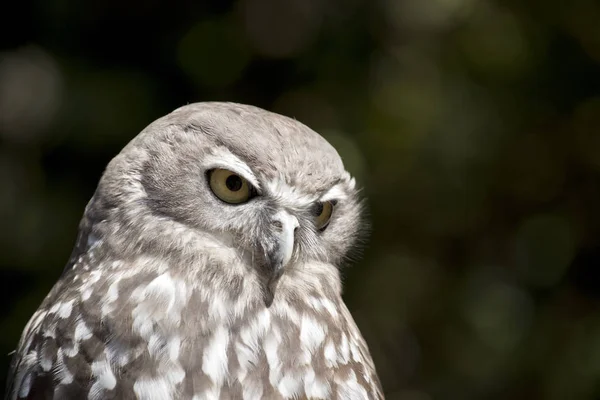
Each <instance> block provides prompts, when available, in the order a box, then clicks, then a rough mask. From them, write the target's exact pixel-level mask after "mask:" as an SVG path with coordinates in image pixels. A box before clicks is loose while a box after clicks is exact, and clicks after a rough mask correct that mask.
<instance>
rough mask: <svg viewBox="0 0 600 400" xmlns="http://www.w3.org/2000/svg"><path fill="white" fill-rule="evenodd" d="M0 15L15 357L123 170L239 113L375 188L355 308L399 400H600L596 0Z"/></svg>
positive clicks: (213, 5) (599, 11) (3, 194)
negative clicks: (108, 180)
mask: <svg viewBox="0 0 600 400" xmlns="http://www.w3.org/2000/svg"><path fill="white" fill-rule="evenodd" d="M0 20H1V21H0V22H1V23H0V30H1V33H2V34H1V35H0V43H1V48H0V185H1V187H2V189H1V190H0V221H2V226H3V227H4V229H2V230H0V282H2V286H3V287H2V291H1V293H2V298H3V300H4V301H3V304H4V306H3V307H2V311H1V312H0V331H1V332H2V335H0V352H1V353H2V354H7V353H8V352H9V351H11V350H12V349H14V347H15V345H16V343H17V340H18V337H19V335H20V332H21V330H22V329H23V327H24V325H25V323H26V321H27V320H28V318H29V316H30V315H31V314H32V313H33V311H34V310H35V309H36V307H37V306H38V305H39V303H40V301H41V300H42V299H43V297H44V296H45V294H46V293H47V292H48V290H49V289H50V287H51V286H52V284H53V283H54V282H55V281H56V279H57V277H58V275H59V274H60V272H61V270H62V268H63V265H64V263H65V260H66V259H67V258H68V255H69V253H70V250H71V246H72V244H73V242H74V239H75V234H76V230H77V223H78V220H79V218H80V216H81V214H82V212H83V209H84V206H85V204H86V202H87V200H88V199H89V198H90V197H91V195H92V193H93V191H94V188H95V185H96V183H97V181H98V178H99V176H100V174H101V173H102V170H103V168H104V166H105V165H106V163H107V162H108V161H109V160H110V158H111V157H113V156H114V155H115V154H116V153H117V152H118V151H119V150H120V148H121V147H122V146H123V145H124V144H125V143H126V142H127V141H128V140H130V139H131V138H132V137H133V136H134V135H135V134H137V133H138V132H139V131H140V130H141V129H142V128H144V126H145V125H147V124H148V123H150V122H151V121H153V120H154V119H156V118H158V117H160V116H162V115H164V114H166V113H168V112H170V111H171V110H172V109H174V108H176V107H178V106H180V105H182V104H186V103H189V102H196V101H203V100H230V101H237V102H245V103H251V104H255V105H258V106H261V107H264V108H267V109H271V110H273V111H276V112H280V113H283V114H286V115H289V116H292V117H295V118H297V119H298V120H300V121H303V122H305V123H306V124H308V125H309V126H311V127H312V128H314V129H315V130H317V131H319V132H321V133H322V134H323V135H324V136H325V137H327V138H328V139H329V140H331V142H332V143H333V144H334V145H336V146H337V148H338V149H339V151H340V153H341V155H342V156H343V158H344V160H345V162H346V164H347V167H348V169H349V170H350V171H352V172H353V173H354V174H355V175H356V176H357V178H358V180H359V181H360V183H361V185H362V186H363V187H364V194H365V195H366V197H367V198H368V199H369V212H370V217H371V220H372V228H373V229H372V230H373V234H372V237H371V240H370V242H369V244H368V245H367V246H366V247H365V249H364V252H363V255H362V257H361V259H360V260H359V261H358V262H357V263H356V264H355V265H354V266H352V267H351V268H347V269H345V270H344V275H345V282H346V293H345V296H346V299H347V301H348V303H349V305H350V308H351V310H352V312H353V314H354V315H355V317H356V319H357V322H358V323H359V325H360V327H361V329H362V330H363V332H364V334H365V336H366V337H367V339H368V342H369V344H370V347H371V349H372V353H373V355H374V358H375V361H376V364H377V366H378V370H379V373H380V375H381V378H382V380H383V384H384V387H385V390H386V393H387V395H388V398H390V399H404V400H428V399H507V398H510V399H594V398H599V397H600V313H599V312H598V311H599V308H600V307H599V306H600V304H599V298H600V296H599V295H600V270H599V268H600V240H599V239H600V207H599V205H600V24H599V23H598V21H600V4H599V3H598V2H596V1H592V0H572V1H569V2H564V1H560V0H545V1H541V0H529V1H524V0H522V1H517V0H507V1H503V0H497V1H492V0H428V1H420V0H374V1H366V0H365V1H363V0H346V1H341V0H330V1H316V0H286V1H284V2H281V1H278V0H240V1H237V2H230V1H217V0H214V1H202V2H193V1H189V0H187V1H180V2H159V1H158V0H144V1H142V0H132V1H129V2H118V1H116V0H108V1H104V2H92V3H90V2H74V1H64V0H44V1H41V0H33V1H29V2H12V3H11V4H6V5H4V6H3V13H2V15H1V16H0ZM8 361H9V358H8V357H5V359H4V361H3V362H2V363H0V365H1V367H0V375H1V376H2V377H4V376H5V373H6V368H7V365H8Z"/></svg>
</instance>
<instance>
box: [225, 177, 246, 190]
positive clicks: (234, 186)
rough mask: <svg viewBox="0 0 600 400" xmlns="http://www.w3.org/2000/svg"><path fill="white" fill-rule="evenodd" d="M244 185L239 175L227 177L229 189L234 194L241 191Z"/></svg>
mask: <svg viewBox="0 0 600 400" xmlns="http://www.w3.org/2000/svg"><path fill="white" fill-rule="evenodd" d="M242 184H243V182H242V178H240V177H239V176H237V175H229V176H228V177H227V180H226V181H225V185H227V189H229V190H231V191H232V192H237V191H238V190H240V189H241V188H242Z"/></svg>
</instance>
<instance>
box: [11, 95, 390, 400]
mask: <svg viewBox="0 0 600 400" xmlns="http://www.w3.org/2000/svg"><path fill="white" fill-rule="evenodd" d="M361 225H362V223H361V202H360V200H359V199H358V196H357V189H356V188H355V181H354V179H353V178H352V177H351V176H350V174H349V173H348V172H347V171H346V170H345V168H344V165H343V163H342V160H341V159H340V157H339V155H338V153H337V152H336V150H335V149H334V148H333V147H332V146H331V145H330V144H329V143H328V142H327V141H326V140H325V139H323V138H322V137H321V136H319V135H318V134H317V133H316V132H314V131H313V130H311V129H309V128H308V127H306V126H305V125H303V124H301V123H299V122H297V121H296V120H293V119H290V118H287V117H284V116H281V115H278V114H274V113H271V112H268V111H265V110H262V109H259V108H256V107H252V106H247V105H240V104H233V103H196V104H189V105H187V106H184V107H181V108H179V109H177V110H175V111H173V112H172V113H171V114H168V115H167V116H165V117H162V118H160V119H158V120H157V121H155V122H153V123H152V124H150V125H149V126H148V127H147V128H146V129H144V130H143V131H142V132H141V133H140V134H139V135H138V136H137V137H135V138H134V139H133V140H132V141H131V142H130V143H129V144H128V145H127V146H126V147H125V148H124V149H123V150H122V151H121V153H120V154H118V155H117V156H116V157H115V158H114V159H113V160H112V161H111V162H110V163H109V164H108V166H107V168H106V170H105V171H104V174H103V175H102V177H101V179H100V182H99V184H98V187H97V189H96V192H95V193H94V195H93V197H92V199H91V200H90V202H89V203H88V205H87V207H86V209H85V212H84V216H83V218H82V221H81V223H80V226H79V233H78V236H77V239H76V243H75V246H74V250H73V252H72V255H71V257H70V259H69V261H68V263H67V265H66V267H65V269H64V271H63V273H62V275H61V277H60V279H59V280H58V282H57V283H56V285H55V286H54V287H53V289H52V290H51V291H50V293H49V294H48V296H47V297H46V299H45V300H44V301H43V303H42V304H41V306H40V307H39V309H38V310H37V311H36V312H35V313H34V315H33V316H32V317H31V319H30V321H29V323H28V324H27V326H26V327H25V330H24V332H23V335H22V337H21V340H20V343H19V345H18V349H17V351H16V354H15V356H14V360H13V363H12V367H11V373H10V376H9V383H8V389H7V398H8V399H11V400H14V399H67V400H69V399H89V400H98V399H142V400H169V399H190V400H200V399H381V398H383V394H382V389H381V386H380V383H379V380H378V377H377V374H376V370H375V367H374V364H373V361H372V358H371V355H370V354H369V350H368V347H367V344H366V343H365V341H364V339H363V337H362V336H361V333H360V331H359V330H358V328H357V326H356V324H355V322H354V320H353V319H352V316H351V315H350V312H349V311H348V308H347V307H346V305H345V304H344V302H343V301H342V297H341V291H342V285H341V281H340V271H339V265H340V263H341V262H342V261H343V260H344V258H345V257H346V255H347V254H348V251H349V250H351V248H352V247H353V246H354V244H355V242H356V240H357V238H358V236H359V232H360V231H361Z"/></svg>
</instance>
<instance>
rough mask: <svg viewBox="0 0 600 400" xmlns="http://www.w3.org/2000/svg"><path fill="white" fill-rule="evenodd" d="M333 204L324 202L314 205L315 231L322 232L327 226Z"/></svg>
mask: <svg viewBox="0 0 600 400" xmlns="http://www.w3.org/2000/svg"><path fill="white" fill-rule="evenodd" d="M334 205H335V202H333V201H324V202H322V203H317V204H315V208H314V215H315V226H316V228H317V230H319V231H322V230H325V228H327V225H329V220H330V219H331V214H333V206H334Z"/></svg>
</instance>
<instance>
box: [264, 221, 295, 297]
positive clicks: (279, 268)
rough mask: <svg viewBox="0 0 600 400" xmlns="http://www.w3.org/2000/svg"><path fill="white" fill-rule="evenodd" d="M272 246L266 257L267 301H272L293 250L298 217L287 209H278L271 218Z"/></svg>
mask: <svg viewBox="0 0 600 400" xmlns="http://www.w3.org/2000/svg"><path fill="white" fill-rule="evenodd" d="M272 224H273V233H274V246H273V247H272V250H271V251H269V252H268V255H267V256H268V257H267V258H268V259H267V266H266V268H267V271H266V273H267V292H268V293H267V295H268V299H267V302H268V304H269V305H270V303H271V302H272V301H273V297H274V296H275V287H276V286H277V282H278V281H279V278H281V276H282V275H283V272H284V270H285V266H286V265H287V264H288V263H289V262H290V259H291V258H292V253H293V251H294V236H295V233H296V229H297V228H298V226H300V225H299V223H298V219H297V218H296V217H295V216H293V215H291V214H290V213H288V212H287V211H283V210H281V211H279V212H278V213H277V214H275V215H274V217H273V220H272Z"/></svg>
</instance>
